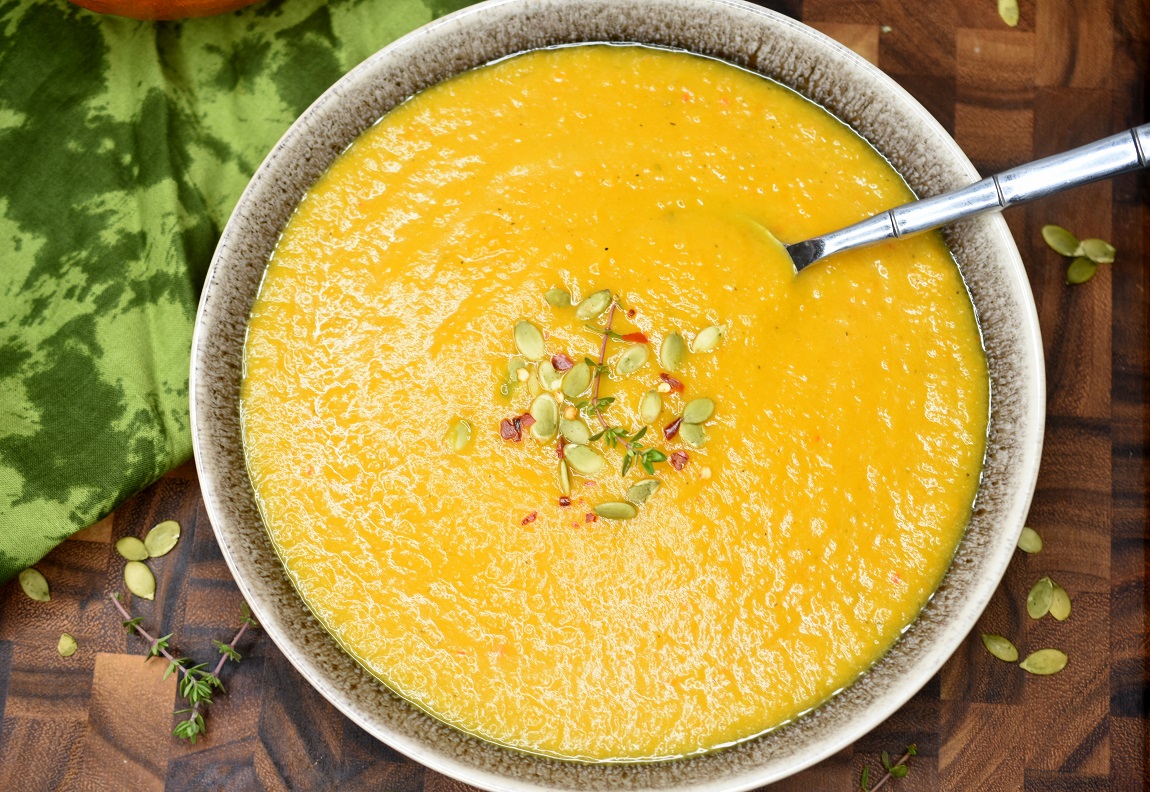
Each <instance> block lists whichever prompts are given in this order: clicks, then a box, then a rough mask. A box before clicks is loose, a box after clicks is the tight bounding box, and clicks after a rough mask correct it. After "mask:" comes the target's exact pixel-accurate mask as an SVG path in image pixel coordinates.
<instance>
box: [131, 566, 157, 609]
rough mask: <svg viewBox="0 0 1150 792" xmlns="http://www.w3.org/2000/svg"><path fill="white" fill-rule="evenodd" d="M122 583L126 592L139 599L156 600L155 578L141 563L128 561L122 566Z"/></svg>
mask: <svg viewBox="0 0 1150 792" xmlns="http://www.w3.org/2000/svg"><path fill="white" fill-rule="evenodd" d="M124 583H125V585H127V587H128V591H130V592H132V593H133V594H135V595H136V596H137V597H139V598H140V599H146V600H151V599H155V598H156V578H155V576H154V575H153V574H152V570H150V569H148V565H147V564H145V563H144V562H143V561H129V562H128V563H127V564H125V565H124Z"/></svg>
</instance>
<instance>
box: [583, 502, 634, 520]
mask: <svg viewBox="0 0 1150 792" xmlns="http://www.w3.org/2000/svg"><path fill="white" fill-rule="evenodd" d="M593 511H594V512H595V513H596V514H598V515H599V516H600V517H602V518H603V519H604V520H630V519H631V518H632V517H634V516H636V515H637V514H638V513H639V510H638V509H636V508H635V507H634V505H632V504H630V503H625V502H623V501H607V502H606V503H600V504H599V505H598V506H596V507H595V508H594V509H593Z"/></svg>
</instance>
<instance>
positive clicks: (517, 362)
mask: <svg viewBox="0 0 1150 792" xmlns="http://www.w3.org/2000/svg"><path fill="white" fill-rule="evenodd" d="M525 368H527V361H526V360H524V359H523V358H522V357H521V356H519V355H516V356H515V357H513V358H511V360H509V361H507V379H508V380H509V381H511V382H519V369H525Z"/></svg>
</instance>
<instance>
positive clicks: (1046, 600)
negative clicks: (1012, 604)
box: [1026, 577, 1054, 619]
mask: <svg viewBox="0 0 1150 792" xmlns="http://www.w3.org/2000/svg"><path fill="white" fill-rule="evenodd" d="M1053 596H1054V581H1052V580H1051V579H1050V578H1048V577H1043V578H1040V579H1039V580H1038V582H1037V583H1035V584H1034V585H1033V586H1032V587H1031V589H1030V593H1029V594H1027V595H1026V612H1027V613H1029V614H1030V618H1032V619H1041V618H1042V617H1043V616H1045V615H1046V614H1047V613H1049V612H1050V600H1051V598H1052V597H1053Z"/></svg>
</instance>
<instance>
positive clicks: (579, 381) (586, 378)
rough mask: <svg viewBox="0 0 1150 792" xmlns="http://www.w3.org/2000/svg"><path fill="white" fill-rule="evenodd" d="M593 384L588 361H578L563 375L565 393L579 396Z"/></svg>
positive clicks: (568, 395) (569, 395) (574, 396)
mask: <svg viewBox="0 0 1150 792" xmlns="http://www.w3.org/2000/svg"><path fill="white" fill-rule="evenodd" d="M590 385H591V367H590V366H588V365H587V363H586V362H583V363H576V364H575V365H574V366H572V367H571V368H569V369H568V370H567V373H566V374H564V375H563V395H564V396H566V397H567V398H568V399H575V398H578V397H579V396H581V395H582V394H583V391H585V390H587V388H588V387H589V386H590Z"/></svg>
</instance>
